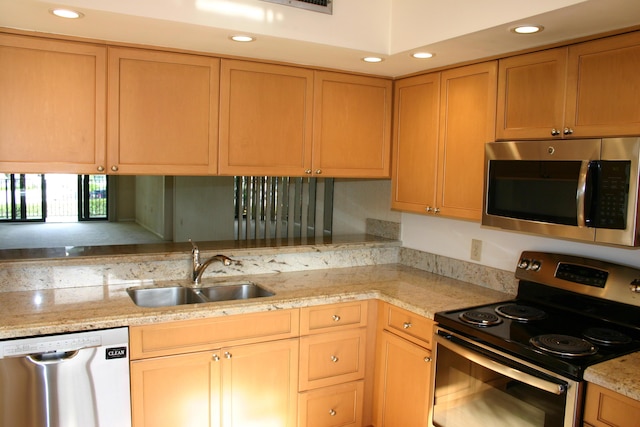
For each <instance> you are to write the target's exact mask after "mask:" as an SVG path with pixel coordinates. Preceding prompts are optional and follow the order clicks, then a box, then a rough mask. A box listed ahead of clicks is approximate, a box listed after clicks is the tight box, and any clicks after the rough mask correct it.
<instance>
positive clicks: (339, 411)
mask: <svg viewBox="0 0 640 427" xmlns="http://www.w3.org/2000/svg"><path fill="white" fill-rule="evenodd" d="M363 394H364V382H363V381H356V382H351V383H347V384H340V385H337V386H333V387H325V388H321V389H318V390H313V391H307V392H305V393H300V394H299V395H298V408H299V412H298V426H299V427H360V426H361V425H362V409H363Z"/></svg>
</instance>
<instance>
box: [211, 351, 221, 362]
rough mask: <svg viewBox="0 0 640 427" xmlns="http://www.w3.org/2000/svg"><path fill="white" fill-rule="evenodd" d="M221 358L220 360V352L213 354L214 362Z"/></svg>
mask: <svg viewBox="0 0 640 427" xmlns="http://www.w3.org/2000/svg"><path fill="white" fill-rule="evenodd" d="M219 360H220V356H218V354H217V353H216V354H214V355H213V361H214V362H218V361H219Z"/></svg>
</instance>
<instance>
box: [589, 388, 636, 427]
mask: <svg viewBox="0 0 640 427" xmlns="http://www.w3.org/2000/svg"><path fill="white" fill-rule="evenodd" d="M638 426H640V402H638V401H637V400H633V399H631V398H629V397H627V396H623V395H621V394H619V393H616V392H614V391H611V390H609V389H606V388H604V387H600V386H599V385H596V384H591V383H588V384H587V397H586V400H585V409H584V427H638Z"/></svg>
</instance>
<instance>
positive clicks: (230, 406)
mask: <svg viewBox="0 0 640 427" xmlns="http://www.w3.org/2000/svg"><path fill="white" fill-rule="evenodd" d="M222 362H223V363H222V367H223V368H222V389H221V390H222V420H223V422H222V426H223V427H246V426H278V427H293V426H295V423H296V409H297V383H298V340H297V339H290V340H282V341H272V342H266V343H261V344H249V345H245V346H238V347H229V348H226V349H223V350H222ZM182 425H185V424H182Z"/></svg>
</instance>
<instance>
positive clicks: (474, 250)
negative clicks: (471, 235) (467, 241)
mask: <svg viewBox="0 0 640 427" xmlns="http://www.w3.org/2000/svg"><path fill="white" fill-rule="evenodd" d="M480 258H482V240H477V239H471V259H472V260H474V261H480Z"/></svg>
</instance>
